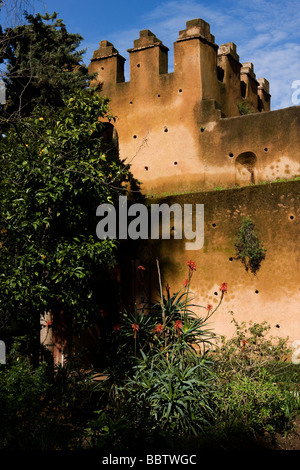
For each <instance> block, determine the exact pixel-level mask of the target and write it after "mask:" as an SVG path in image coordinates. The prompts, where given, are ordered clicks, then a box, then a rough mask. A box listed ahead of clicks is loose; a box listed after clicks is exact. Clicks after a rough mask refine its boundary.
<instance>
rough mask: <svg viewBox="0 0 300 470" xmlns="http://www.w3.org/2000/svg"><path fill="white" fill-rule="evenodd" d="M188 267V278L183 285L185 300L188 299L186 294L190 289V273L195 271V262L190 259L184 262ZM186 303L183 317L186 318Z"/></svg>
mask: <svg viewBox="0 0 300 470" xmlns="http://www.w3.org/2000/svg"><path fill="white" fill-rule="evenodd" d="M186 264H187V265H188V267H189V278H188V279H186V280H185V283H184V284H185V287H187V291H186V301H188V295H189V290H190V282H191V278H192V275H193V272H194V271H196V263H195V262H194V261H192V260H190V261H188V262H187V263H186ZM186 305H187V304H185V307H184V319H185V320H186Z"/></svg>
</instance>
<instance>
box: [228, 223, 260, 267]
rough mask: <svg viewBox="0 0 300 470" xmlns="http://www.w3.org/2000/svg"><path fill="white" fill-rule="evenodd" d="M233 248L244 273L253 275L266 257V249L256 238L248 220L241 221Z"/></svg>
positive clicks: (252, 226)
mask: <svg viewBox="0 0 300 470" xmlns="http://www.w3.org/2000/svg"><path fill="white" fill-rule="evenodd" d="M234 246H235V250H236V259H238V260H240V261H241V262H242V263H243V265H244V266H245V269H246V271H249V270H250V271H251V272H252V273H253V274H254V275H255V274H256V273H257V271H258V270H259V268H260V265H261V263H262V261H263V260H264V259H265V257H266V249H265V248H264V247H263V245H262V243H261V241H260V240H259V238H258V237H257V235H256V233H255V231H254V223H253V222H252V221H251V220H250V219H249V218H245V219H244V220H243V222H242V225H241V227H240V230H239V233H238V235H237V237H236V238H235V241H234Z"/></svg>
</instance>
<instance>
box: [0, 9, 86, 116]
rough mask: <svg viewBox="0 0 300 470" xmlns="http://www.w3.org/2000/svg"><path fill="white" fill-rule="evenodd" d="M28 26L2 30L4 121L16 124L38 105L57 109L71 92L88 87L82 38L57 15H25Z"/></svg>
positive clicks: (0, 36)
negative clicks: (4, 92) (13, 121)
mask: <svg viewBox="0 0 300 470" xmlns="http://www.w3.org/2000/svg"><path fill="white" fill-rule="evenodd" d="M25 20H26V24H23V25H18V26H16V27H14V28H11V27H9V28H6V29H5V31H1V30H0V62H4V64H5V73H4V76H3V79H4V81H5V84H6V88H7V103H6V106H5V109H4V110H3V117H2V120H3V118H6V119H8V118H9V119H10V120H12V119H13V120H16V119H18V118H19V117H20V116H23V115H29V113H30V112H32V110H33V109H34V107H35V106H37V105H42V106H48V107H51V108H56V107H57V106H61V105H62V104H63V100H64V98H65V97H66V96H68V95H69V93H70V92H72V91H74V90H76V89H78V88H84V87H86V86H87V85H88V79H89V76H88V72H87V68H86V67H85V66H84V65H83V64H82V54H83V52H84V51H79V50H78V47H79V45H80V42H81V41H82V37H81V36H80V35H79V34H72V33H69V32H68V31H67V29H66V26H65V24H64V23H63V21H62V20H61V19H58V18H57V13H55V12H54V13H53V14H52V15H49V14H45V15H41V14H37V15H35V16H34V15H31V14H27V13H25Z"/></svg>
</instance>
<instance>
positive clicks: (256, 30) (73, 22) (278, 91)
mask: <svg viewBox="0 0 300 470" xmlns="http://www.w3.org/2000/svg"><path fill="white" fill-rule="evenodd" d="M33 3H34V7H35V12H40V13H44V12H45V11H48V12H49V13H52V12H53V11H57V12H58V14H59V17H60V18H62V19H63V20H64V22H65V24H66V26H67V29H68V30H69V31H70V32H74V33H75V32H77V33H80V34H81V35H82V36H83V38H84V40H83V42H82V47H83V48H86V49H87V52H86V54H85V56H84V62H85V63H86V64H88V63H89V61H90V58H91V57H92V54H93V51H94V50H95V49H97V48H98V45H99V42H100V41H101V40H103V39H107V40H108V41H110V42H112V43H113V44H114V46H115V47H116V48H117V49H118V51H119V52H120V54H121V55H123V56H124V57H125V58H126V59H127V60H126V68H125V71H126V80H129V73H128V66H129V54H128V53H127V49H129V48H131V47H133V41H134V39H137V38H138V37H139V31H140V30H142V29H150V30H151V31H152V32H153V33H154V34H155V35H156V36H157V37H158V38H159V39H161V40H162V41H163V43H164V44H165V45H166V46H167V47H169V49H170V51H169V69H170V71H172V66H173V42H174V41H176V39H177V38H178V32H179V31H180V30H182V29H185V25H186V21H188V20H191V19H194V18H202V19H204V20H205V21H207V22H208V23H209V24H210V29H211V33H212V34H213V35H214V36H215V41H216V43H217V44H218V45H220V44H223V43H226V42H234V43H235V44H236V45H237V53H238V54H239V56H240V62H242V63H243V62H252V63H253V64H254V71H255V73H256V77H257V78H262V77H265V78H266V79H267V80H269V82H270V91H271V95H272V99H271V107H272V109H278V108H283V107H288V106H293V102H292V94H293V90H292V83H293V82H294V81H296V80H300V5H299V0H297V1H294V0H293V1H289V0H287V1H284V2H282V1H278V0H275V1H269V0H252V1H249V0H241V1H236V0H231V1H217V0H211V1H202V0H184V1H181V0H166V1H164V0H151V1H150V0H142V1H141V0H126V1H124V0H112V1H109V0H105V1H104V0H96V1H94V0H85V1H82V0H35V1H34V2H33Z"/></svg>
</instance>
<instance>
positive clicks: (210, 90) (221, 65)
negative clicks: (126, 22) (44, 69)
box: [90, 19, 270, 117]
mask: <svg viewBox="0 0 300 470" xmlns="http://www.w3.org/2000/svg"><path fill="white" fill-rule="evenodd" d="M133 44H134V47H133V48H130V49H128V50H127V52H128V53H129V58H130V81H132V82H137V81H139V82H140V81H144V82H145V83H147V87H148V86H151V84H150V85H149V82H151V83H152V84H153V86H155V81H157V80H158V78H159V77H158V76H159V75H162V74H167V73H168V52H169V49H168V48H167V47H166V46H165V45H164V44H163V43H162V41H161V40H160V39H158V38H157V36H156V35H155V34H154V33H152V31H150V30H149V29H145V30H142V31H140V37H139V38H138V39H135V40H134V42H133ZM125 60H126V59H125V58H124V57H122V56H121V55H120V54H119V52H118V50H117V49H116V48H115V47H114V46H113V44H111V43H110V42H108V41H101V42H100V44H99V49H97V50H96V51H94V54H93V58H92V60H91V64H90V71H91V72H96V73H97V78H96V82H97V83H101V84H102V87H103V91H104V92H105V90H106V89H109V91H110V93H112V88H113V84H117V83H121V82H124V81H125V78H124V63H125ZM173 74H175V77H176V78H178V80H180V81H181V88H183V87H185V86H188V87H190V88H191V86H192V85H191V83H193V87H194V88H195V89H197V91H198V92H200V96H199V98H200V99H214V100H215V101H216V105H217V107H218V108H220V109H221V111H222V115H223V116H224V117H230V116H234V115H238V114H239V112H238V108H237V100H240V101H241V100H242V99H248V100H249V104H250V107H251V110H252V111H258V112H259V111H263V110H264V111H266V110H269V109H270V95H269V91H267V89H266V87H263V88H262V90H263V92H264V93H259V92H258V89H259V83H258V81H257V80H256V76H255V73H254V69H253V64H252V63H250V62H249V63H245V64H240V63H239V56H238V54H237V51H236V45H235V44H234V43H233V42H230V43H227V44H222V45H220V46H217V44H215V37H214V36H213V35H212V34H211V32H210V25H209V24H208V23H207V22H206V21H204V20H202V19H194V20H190V21H187V23H186V29H184V30H181V31H179V37H178V38H177V40H176V41H175V43H174V73H173ZM224 75H225V80H223V77H224ZM260 80H261V81H262V82H263V81H265V79H264V78H263V79H260ZM220 82H221V83H220ZM222 84H224V85H223V86H222ZM166 85H167V84H166ZM224 88H225V89H224ZM233 89H235V92H234V94H233V93H232V91H233ZM116 90H117V86H116ZM149 91H150V90H149ZM221 94H222V97H221ZM267 95H268V96H267ZM233 99H234V100H235V102H234V103H232V100H233ZM260 100H264V103H263V106H262V105H261V104H260Z"/></svg>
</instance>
